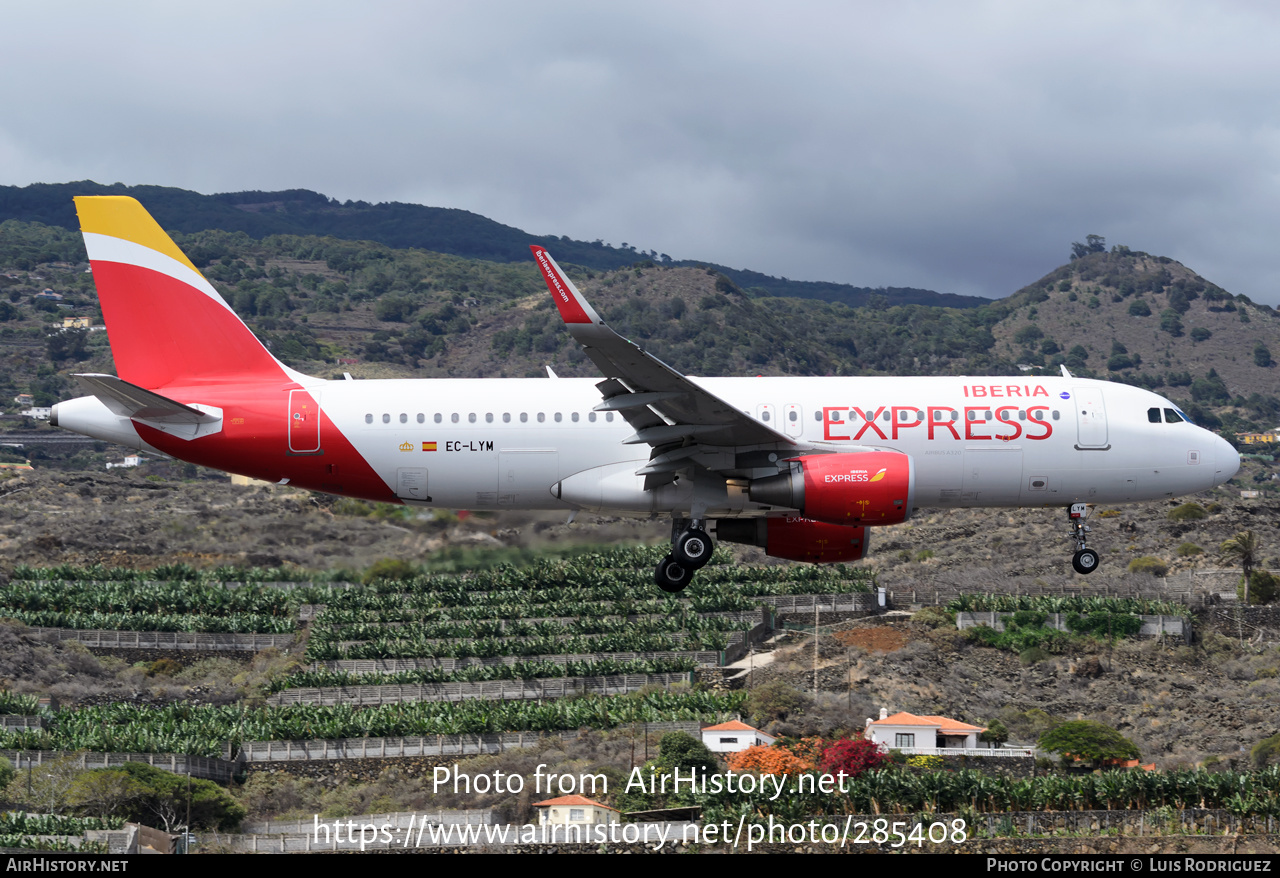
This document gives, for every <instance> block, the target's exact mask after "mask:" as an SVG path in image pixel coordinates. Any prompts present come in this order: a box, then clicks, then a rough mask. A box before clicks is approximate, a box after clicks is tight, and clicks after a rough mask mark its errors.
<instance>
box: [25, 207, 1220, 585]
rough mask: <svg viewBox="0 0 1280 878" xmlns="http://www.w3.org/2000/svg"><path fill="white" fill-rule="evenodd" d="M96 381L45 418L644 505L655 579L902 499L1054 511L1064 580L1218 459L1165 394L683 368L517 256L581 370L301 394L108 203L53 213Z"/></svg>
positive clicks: (810, 538) (336, 477)
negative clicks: (88, 336)
mask: <svg viewBox="0 0 1280 878" xmlns="http://www.w3.org/2000/svg"><path fill="white" fill-rule="evenodd" d="M75 204H76V210H77V213H78V215H79V219H80V226H81V231H82V232H83V234H84V240H85V246H86V247H87V249H88V253H89V260H90V264H91V270H92V272H93V278H94V283H95V284H96V286H97V290H98V296H99V300H100V303H101V306H102V313H103V317H104V320H105V322H106V324H107V330H108V333H109V337H110V342H111V349H112V353H113V354H114V357H115V365H116V370H117V373H118V374H117V375H106V374H92V373H86V374H79V375H76V376H75V379H76V381H77V382H78V383H79V385H80V386H81V388H82V389H83V390H84V391H85V392H86V394H87V395H86V396H82V397H80V398H77V399H71V400H67V401H64V402H60V403H58V404H57V405H56V406H55V407H54V409H53V414H52V417H51V422H52V423H54V424H55V425H57V426H59V427H64V428H66V429H69V430H73V431H75V432H77V433H82V434H84V435H87V436H91V437H93V438H95V439H100V440H103V441H106V442H113V443H116V444H119V445H125V446H128V447H131V448H136V449H139V450H141V451H148V452H152V453H159V454H164V455H168V456H171V457H174V458H178V459H180V460H184V461H190V462H192V463H195V464H199V465H201V466H206V467H212V468H215V469H219V470H224V471H227V472H231V473H238V474H241V475H244V476H251V477H253V478H257V479H263V480H267V481H270V482H275V483H279V484H282V485H293V486H296V487H299V488H305V489H308V490H313V491H322V492H327V493H330V494H337V495H343V496H348V497H359V498H363V499H366V500H373V501H378V502H384V503H397V504H406V505H409V506H418V507H429V508H445V509H472V510H502V509H543V510H546V509H551V510H563V511H565V512H566V513H568V514H569V517H570V520H572V517H573V515H575V514H576V513H577V512H579V511H582V510H587V511H591V512H603V513H610V514H624V515H633V516H645V517H659V516H661V517H669V518H670V520H671V524H672V528H671V552H670V554H668V555H667V556H666V557H665V558H663V560H662V561H661V563H659V564H658V567H657V570H656V571H655V574H654V579H655V582H656V584H657V585H658V587H659V588H661V589H663V590H665V591H668V592H678V591H681V590H682V589H684V588H685V587H686V586H687V585H688V584H689V582H690V581H691V579H692V577H693V575H694V573H695V572H696V571H697V570H698V569H699V568H700V567H702V566H703V565H705V564H706V563H707V562H708V561H709V560H710V558H711V554H712V551H713V549H714V546H715V540H722V541H726V542H733V543H742V544H748V545H754V546H759V547H761V548H763V549H764V551H765V552H766V553H767V554H769V555H771V556H774V557H779V558H785V559H790V560H795V561H807V562H815V563H832V562H847V561H855V560H858V559H860V558H862V557H864V556H865V555H866V553H867V549H868V545H869V531H870V529H871V528H874V527H877V526H883V525H891V524H897V523H899V522H902V521H905V520H907V519H908V518H909V517H910V516H911V514H912V513H913V511H915V510H916V509H917V508H918V507H931V508H955V507H1020V506H1021V507H1025V506H1059V507H1061V508H1063V509H1064V510H1065V512H1066V515H1067V521H1068V523H1069V526H1070V537H1071V540H1072V544H1073V546H1074V554H1073V557H1072V565H1073V567H1074V568H1075V570H1076V571H1077V572H1079V573H1081V574H1087V573H1089V572H1091V571H1093V570H1094V569H1096V568H1097V566H1098V562H1099V557H1098V553H1097V552H1096V551H1095V550H1094V549H1091V548H1089V547H1088V545H1087V534H1088V531H1089V529H1088V526H1087V525H1086V523H1085V522H1086V519H1087V518H1088V516H1089V513H1090V511H1091V510H1092V509H1093V508H1094V506H1095V505H1096V504H1115V503H1128V502H1137V501H1142V500H1157V499H1163V498H1168V497H1176V496H1179V495H1182V494H1190V493H1195V492H1198V491H1204V490H1207V489H1209V488H1212V487H1214V486H1215V485H1220V484H1222V483H1224V482H1226V481H1227V480H1228V479H1230V478H1231V477H1232V476H1234V475H1235V473H1236V471H1237V470H1238V469H1239V466H1240V457H1239V455H1238V454H1237V453H1236V451H1235V449H1234V448H1232V446H1231V445H1230V444H1229V443H1227V442H1226V441H1225V440H1224V439H1222V438H1220V437H1219V436H1216V435H1215V434H1213V433H1211V432H1209V431H1208V430H1205V429H1202V428H1200V427H1198V426H1196V425H1195V424H1193V423H1192V422H1191V420H1190V419H1189V418H1188V417H1187V416H1186V414H1185V413H1183V412H1182V411H1181V410H1179V408H1178V407H1177V406H1176V405H1175V404H1174V403H1172V402H1170V401H1169V400H1167V399H1165V398H1163V397H1161V396H1158V395H1157V394H1154V393H1151V392H1149V391H1146V390H1143V389H1140V388H1136V387H1130V386H1127V385H1122V384H1112V383H1109V382H1104V381H1093V380H1088V379H1083V378H1076V377H1073V376H1072V375H1071V374H1070V373H1069V372H1068V371H1067V370H1066V369H1065V368H1063V369H1062V374H1061V376H1034V377H1032V376H1026V377H1016V378H1004V377H994V376H983V377H914V378H864V377H850V378H776V377H769V378H766V377H755V378H694V377H691V376H688V375H684V374H681V373H680V372H678V371H676V370H675V369H673V368H672V367H671V366H668V365H667V364H665V363H663V362H661V361H660V360H658V359H657V358H656V357H654V356H652V355H651V354H649V353H647V352H646V351H644V350H643V349H642V348H641V347H639V346H638V345H636V344H635V343H633V342H631V341H629V340H627V339H625V338H623V337H622V336H620V335H619V334H617V333H616V332H614V331H613V329H611V328H610V327H609V325H608V324H607V323H606V322H605V321H604V320H603V319H602V318H601V317H600V315H599V314H598V313H597V312H596V311H595V309H594V308H592V306H591V305H590V303H589V302H588V301H587V300H586V299H585V298H584V297H583V295H582V293H581V292H580V291H579V290H578V288H577V287H576V286H575V285H574V283H573V281H571V280H570V279H569V277H568V276H567V275H566V274H565V272H564V271H563V270H561V268H560V267H559V265H557V264H556V262H555V260H554V259H552V257H551V255H550V254H549V253H548V252H547V251H546V250H545V249H543V248H542V247H540V246H533V247H531V250H532V253H533V257H534V261H535V262H536V263H537V265H538V268H539V270H540V271H541V273H542V276H543V278H544V280H545V281H546V284H547V288H548V291H549V292H550V294H551V296H552V298H553V299H554V301H555V304H556V307H557V309H558V310H559V315H560V318H561V319H562V320H563V322H564V324H565V327H566V329H567V330H568V332H569V333H570V335H571V336H572V337H573V338H574V339H575V340H576V341H577V342H578V343H579V344H581V345H582V347H583V349H584V351H585V352H586V355H587V356H588V357H589V358H590V359H591V361H592V362H593V363H595V365H596V366H597V367H598V369H599V370H600V373H601V377H602V380H596V379H580V378H558V377H556V376H555V375H554V373H553V372H552V371H551V369H550V368H548V370H547V371H548V377H547V378H535V379H528V378H526V379H496V378H489V379H423V380H417V379H392V380H376V381H374V380H359V381H357V380H352V379H351V378H350V376H349V375H348V376H345V380H326V379H323V378H314V377H311V376H309V375H304V374H302V373H300V372H297V371H295V370H294V369H291V368H290V367H288V366H286V365H285V364H283V363H281V362H280V361H279V360H277V359H276V358H275V357H274V356H272V355H271V353H270V352H269V351H268V350H267V349H266V347H264V346H263V345H262V343H261V342H260V341H258V339H257V338H256V337H255V336H254V335H253V333H252V332H251V331H250V330H249V328H248V327H247V326H245V324H244V323H243V321H241V320H240V318H239V317H238V316H236V314H235V312H234V311H233V310H232V309H231V307H230V306H229V305H228V304H227V302H226V300H224V299H223V298H222V296H220V295H219V294H218V292H217V290H215V289H214V287H213V286H212V285H211V284H210V283H209V282H208V281H207V280H206V279H205V278H204V277H203V276H202V275H201V273H200V272H199V270H197V269H196V267H195V265H194V264H193V263H192V262H191V261H190V260H189V259H188V258H187V257H186V255H185V254H183V252H182V251H181V250H180V249H179V248H178V247H177V245H176V244H174V242H173V241H172V239H170V238H169V236H168V235H167V234H166V233H165V232H164V230H163V229H161V227H160V226H159V224H157V223H156V221H155V220H154V219H152V217H151V215H150V214H148V213H147V211H146V210H145V209H144V208H143V207H142V205H141V204H139V203H138V202H137V201H135V200H134V199H132V198H128V197H124V196H92V197H78V198H76V199H75Z"/></svg>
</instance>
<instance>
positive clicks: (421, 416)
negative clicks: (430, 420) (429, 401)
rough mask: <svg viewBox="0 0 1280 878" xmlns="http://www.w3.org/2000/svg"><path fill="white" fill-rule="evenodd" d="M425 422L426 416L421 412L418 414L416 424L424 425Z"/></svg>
mask: <svg viewBox="0 0 1280 878" xmlns="http://www.w3.org/2000/svg"><path fill="white" fill-rule="evenodd" d="M426 422H427V416H426V415H424V414H423V413H422V412H418V423H419V424H425V423H426Z"/></svg>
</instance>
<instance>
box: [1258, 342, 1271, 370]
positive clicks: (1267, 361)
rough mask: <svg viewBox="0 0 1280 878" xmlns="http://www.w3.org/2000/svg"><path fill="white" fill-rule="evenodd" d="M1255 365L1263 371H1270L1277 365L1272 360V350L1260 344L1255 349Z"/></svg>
mask: <svg viewBox="0 0 1280 878" xmlns="http://www.w3.org/2000/svg"><path fill="white" fill-rule="evenodd" d="M1253 364H1254V365H1255V366H1261V367H1262V368H1263V369H1269V368H1271V367H1272V366H1274V365H1275V360H1273V359H1271V350H1270V349H1269V348H1268V347H1267V346H1266V345H1265V344H1263V343H1262V342H1258V343H1257V344H1256V345H1255V346H1254V348H1253Z"/></svg>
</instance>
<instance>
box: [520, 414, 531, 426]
mask: <svg viewBox="0 0 1280 878" xmlns="http://www.w3.org/2000/svg"><path fill="white" fill-rule="evenodd" d="M528 422H529V413H528V412H521V413H520V423H522V424H527V423H528Z"/></svg>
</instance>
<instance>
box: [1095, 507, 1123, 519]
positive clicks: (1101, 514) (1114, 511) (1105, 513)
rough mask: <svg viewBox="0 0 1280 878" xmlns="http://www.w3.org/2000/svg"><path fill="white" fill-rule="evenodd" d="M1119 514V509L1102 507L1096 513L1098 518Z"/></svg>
mask: <svg viewBox="0 0 1280 878" xmlns="http://www.w3.org/2000/svg"><path fill="white" fill-rule="evenodd" d="M1119 515H1120V510H1119V509H1103V510H1102V511H1101V512H1099V513H1098V517H1099V518H1116V517H1117V516H1119Z"/></svg>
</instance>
